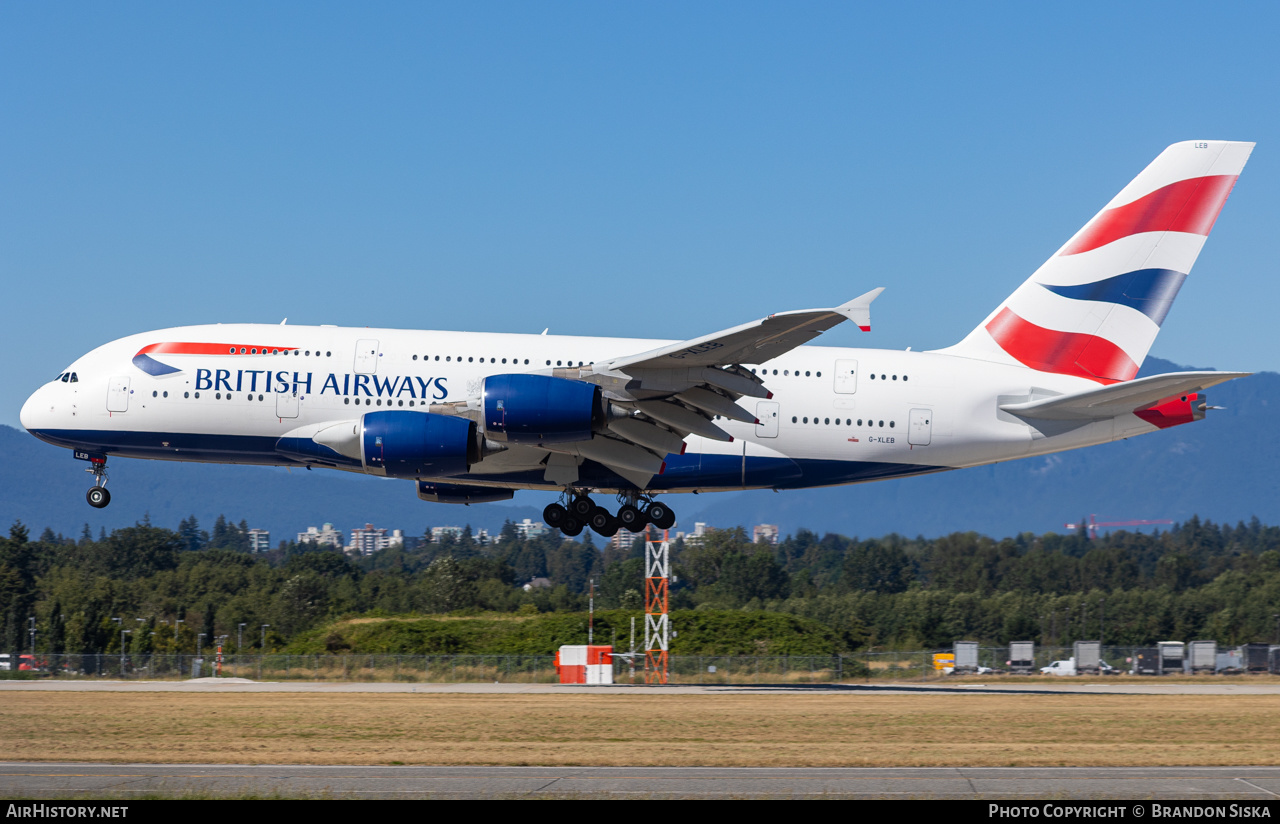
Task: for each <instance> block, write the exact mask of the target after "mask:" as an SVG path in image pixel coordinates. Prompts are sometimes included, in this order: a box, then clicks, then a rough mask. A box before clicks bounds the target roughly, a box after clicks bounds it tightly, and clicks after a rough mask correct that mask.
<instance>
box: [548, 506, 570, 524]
mask: <svg viewBox="0 0 1280 824" xmlns="http://www.w3.org/2000/svg"><path fill="white" fill-rule="evenodd" d="M568 515H569V511H568V510H567V509H565V508H564V507H562V506H560V504H547V508H546V509H544V510H542V522H543V523H545V524H546V525H547V526H549V527H551V528H552V529H559V528H560V524H562V523H564V519H565V518H566V517H568Z"/></svg>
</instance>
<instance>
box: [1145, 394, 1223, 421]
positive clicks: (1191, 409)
mask: <svg viewBox="0 0 1280 824" xmlns="http://www.w3.org/2000/svg"><path fill="white" fill-rule="evenodd" d="M1208 408H1209V400H1208V398H1206V397H1205V394H1204V393H1203V392H1188V393H1186V394H1185V395H1172V396H1170V397H1168V398H1161V399H1160V400H1158V401H1156V402H1155V403H1153V404H1151V405H1150V406H1148V407H1146V408H1144V409H1135V410H1134V411H1133V414H1135V415H1137V416H1138V417H1139V418H1142V419H1143V420H1144V421H1146V422H1147V423H1149V424H1151V425H1152V426H1158V427H1160V428H1161V429H1168V428H1169V427H1171V426H1178V425H1179V424H1184V423H1191V422H1192V421H1202V420H1204V413H1205V410H1206V409H1208Z"/></svg>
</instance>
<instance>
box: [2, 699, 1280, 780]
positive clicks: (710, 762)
mask: <svg viewBox="0 0 1280 824" xmlns="http://www.w3.org/2000/svg"><path fill="white" fill-rule="evenodd" d="M1277 729H1280V696H1241V695H1233V696H1229V695H1203V696H1185V695H1179V696H1149V695H1145V696H1137V695H1135V696H1122V695H1088V696H1075V695H991V694H987V695H973V694H967V695H866V694H858V695H794V696H793V695H727V696H726V695H664V696H638V695H637V696H629V695H599V696H594V695H457V694H359V693H354V694H352V693H347V694H306V693H295V694H262V693H257V694H241V695H223V694H180V695H173V694H164V693H124V692H121V693H43V692H12V693H6V694H4V695H3V697H2V698H0V730H3V733H2V734H0V760H54V761H121V762H123V761H134V762H151V763H181V762H218V763H239V764H265V763H277V764H279V763H292V764H397V763H403V764H432V765H467V764H491V765H599V766H608V765H619V766H649V765H652V766H694V765H698V766H772V767H788V766H975V767H976V766H1141V765H1179V764H1196V765H1274V764H1278V763H1280V736H1277V735H1276V734H1275V731H1276V730H1277Z"/></svg>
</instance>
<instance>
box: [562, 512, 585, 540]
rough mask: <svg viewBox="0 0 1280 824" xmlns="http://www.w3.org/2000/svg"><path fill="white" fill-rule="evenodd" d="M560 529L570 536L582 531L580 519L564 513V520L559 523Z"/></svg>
mask: <svg viewBox="0 0 1280 824" xmlns="http://www.w3.org/2000/svg"><path fill="white" fill-rule="evenodd" d="M560 531H561V532H563V533H564V534H565V535H568V536H569V537H570V538H572V537H574V536H576V535H578V534H579V533H581V532H582V521H579V520H578V519H577V518H575V517H574V516H573V515H572V514H569V515H566V516H565V518H564V522H563V523H561V524H560Z"/></svg>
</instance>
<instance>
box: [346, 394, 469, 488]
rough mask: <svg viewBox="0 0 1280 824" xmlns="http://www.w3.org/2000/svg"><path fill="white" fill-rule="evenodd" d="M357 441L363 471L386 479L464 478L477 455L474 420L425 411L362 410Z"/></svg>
mask: <svg viewBox="0 0 1280 824" xmlns="http://www.w3.org/2000/svg"><path fill="white" fill-rule="evenodd" d="M360 443H361V447H362V449H361V458H362V460H363V461H364V466H365V469H366V470H375V471H376V470H382V471H383V472H385V473H386V475H387V477H389V478H419V477H422V476H424V475H425V476H428V477H440V476H448V475H464V474H466V472H467V470H468V469H469V468H470V467H471V465H472V464H475V463H479V462H480V457H481V455H480V451H481V449H480V448H481V444H480V439H479V437H478V435H477V432H476V425H475V422H474V421H470V420H467V419H466V418H454V417H449V416H447V415H433V414H431V413H429V412H401V411H398V410H397V411H392V412H366V413H365V414H364V415H362V416H361V417H360Z"/></svg>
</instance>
